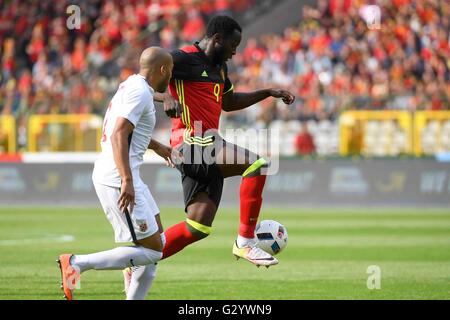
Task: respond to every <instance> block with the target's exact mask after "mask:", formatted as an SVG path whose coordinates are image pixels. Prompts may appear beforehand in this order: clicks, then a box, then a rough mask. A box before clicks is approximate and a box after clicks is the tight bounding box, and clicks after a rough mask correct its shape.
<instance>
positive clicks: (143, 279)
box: [127, 263, 156, 300]
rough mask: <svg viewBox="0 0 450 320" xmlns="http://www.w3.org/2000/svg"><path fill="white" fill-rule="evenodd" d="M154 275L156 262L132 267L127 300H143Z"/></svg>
mask: <svg viewBox="0 0 450 320" xmlns="http://www.w3.org/2000/svg"><path fill="white" fill-rule="evenodd" d="M155 276H156V264H154V263H151V264H148V265H146V266H139V267H136V268H133V273H132V276H131V282H130V287H129V288H128V293H127V300H144V299H145V297H146V296H147V293H148V291H149V290H150V288H151V286H152V284H153V280H154V279H155Z"/></svg>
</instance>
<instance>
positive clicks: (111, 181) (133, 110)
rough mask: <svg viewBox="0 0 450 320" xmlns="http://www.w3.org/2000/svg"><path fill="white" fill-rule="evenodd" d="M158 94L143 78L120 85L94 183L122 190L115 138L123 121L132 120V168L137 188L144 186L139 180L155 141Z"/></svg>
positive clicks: (109, 114) (108, 114)
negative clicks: (115, 130) (113, 146)
mask: <svg viewBox="0 0 450 320" xmlns="http://www.w3.org/2000/svg"><path fill="white" fill-rule="evenodd" d="M153 94H154V90H153V89H152V88H151V87H150V86H149V85H148V84H147V81H146V80H145V78H144V77H143V76H141V75H139V74H134V75H132V76H130V77H128V79H127V80H125V81H124V82H122V83H121V84H120V85H119V89H118V90H117V92H116V94H115V95H114V97H113V98H112V100H111V102H110V104H109V106H108V109H107V111H106V114H105V119H104V121H103V134H102V141H101V147H102V152H101V153H100V155H99V157H98V158H97V160H96V161H95V165H94V172H93V174H92V180H93V181H94V183H99V184H103V185H107V186H111V187H120V185H121V178H120V175H119V171H118V169H117V166H116V163H115V161H114V156H113V150H112V144H111V139H110V137H111V134H112V133H113V130H114V127H115V125H116V120H117V119H118V118H119V117H122V118H125V119H128V120H129V121H130V122H131V123H132V124H133V125H134V130H133V132H132V134H131V135H130V136H129V137H128V145H129V157H130V167H131V172H132V176H133V184H134V187H135V188H138V187H140V186H142V185H143V182H142V180H141V177H140V176H139V167H140V166H141V165H142V163H143V157H144V153H145V151H146V150H147V148H148V145H149V143H150V140H151V136H152V133H153V129H154V127H155V122H156V117H155V112H156V111H155V105H154V104H153Z"/></svg>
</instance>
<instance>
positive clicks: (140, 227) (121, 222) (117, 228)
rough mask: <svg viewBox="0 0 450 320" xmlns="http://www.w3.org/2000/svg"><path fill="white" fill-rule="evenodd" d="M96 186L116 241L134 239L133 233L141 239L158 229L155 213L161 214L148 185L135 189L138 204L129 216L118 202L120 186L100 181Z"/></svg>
mask: <svg viewBox="0 0 450 320" xmlns="http://www.w3.org/2000/svg"><path fill="white" fill-rule="evenodd" d="M94 187H95V191H96V192H97V196H98V198H99V199H100V203H101V205H102V207H103V211H104V212H105V214H106V217H107V218H108V220H109V222H110V223H111V225H112V227H113V229H114V236H115V240H116V242H132V241H134V239H133V234H132V233H134V235H135V239H136V240H140V239H144V238H147V237H149V236H151V235H152V234H154V233H155V232H157V231H158V224H157V223H156V219H155V215H157V214H159V208H158V206H157V205H156V202H155V200H154V199H153V196H152V194H151V193H150V190H149V189H148V187H147V186H146V185H143V186H142V187H139V188H138V189H135V190H134V192H135V200H134V201H135V203H136V205H135V206H134V209H133V212H132V213H131V214H130V215H128V217H127V215H126V214H125V213H123V212H121V211H120V209H119V206H118V204H117V201H118V200H119V196H120V190H119V188H116V187H110V186H106V185H103V184H98V183H94Z"/></svg>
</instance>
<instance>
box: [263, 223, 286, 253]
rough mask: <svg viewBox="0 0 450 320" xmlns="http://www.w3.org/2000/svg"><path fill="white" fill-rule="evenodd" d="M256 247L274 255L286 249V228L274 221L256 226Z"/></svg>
mask: <svg viewBox="0 0 450 320" xmlns="http://www.w3.org/2000/svg"><path fill="white" fill-rule="evenodd" d="M255 240H256V246H257V247H258V248H261V249H262V250H264V251H266V252H267V253H270V254H271V255H276V254H278V253H280V252H281V251H283V249H284V248H286V245H287V242H288V233H287V230H286V228H285V227H284V226H283V225H282V224H281V223H279V222H277V221H274V220H263V221H261V222H260V223H258V224H257V225H256V229H255Z"/></svg>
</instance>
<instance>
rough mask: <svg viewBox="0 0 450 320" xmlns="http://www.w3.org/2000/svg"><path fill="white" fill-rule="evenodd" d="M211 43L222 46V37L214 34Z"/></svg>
mask: <svg viewBox="0 0 450 320" xmlns="http://www.w3.org/2000/svg"><path fill="white" fill-rule="evenodd" d="M213 42H214V43H218V44H222V43H223V36H222V35H221V34H220V33H215V34H214V35H213Z"/></svg>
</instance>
